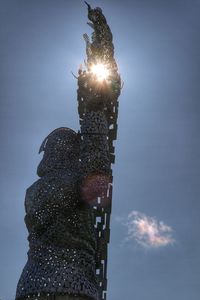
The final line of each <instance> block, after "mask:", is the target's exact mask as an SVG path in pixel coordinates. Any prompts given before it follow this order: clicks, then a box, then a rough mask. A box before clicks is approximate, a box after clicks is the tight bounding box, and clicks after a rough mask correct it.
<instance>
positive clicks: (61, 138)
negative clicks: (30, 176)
mask: <svg viewBox="0 0 200 300" xmlns="http://www.w3.org/2000/svg"><path fill="white" fill-rule="evenodd" d="M42 151H43V152H44V156H43V159H42V160H41V162H40V164H39V166H38V169H37V174H38V176H40V177H42V176H44V175H45V174H47V173H49V172H51V171H54V170H59V169H66V170H67V169H70V168H71V167H73V166H75V165H76V162H78V160H79V152H80V139H79V135H78V134H77V133H76V132H75V131H73V130H72V129H70V128H66V127H61V128H57V129H55V130H53V131H52V132H51V133H50V134H49V135H48V136H47V137H46V138H45V139H44V141H43V142H42V144H41V146H40V149H39V153H41V152H42Z"/></svg>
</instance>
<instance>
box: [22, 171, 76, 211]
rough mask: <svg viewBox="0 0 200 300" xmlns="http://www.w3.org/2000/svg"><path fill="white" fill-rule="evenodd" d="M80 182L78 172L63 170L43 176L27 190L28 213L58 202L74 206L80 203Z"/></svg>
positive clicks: (26, 206) (26, 205)
mask: <svg viewBox="0 0 200 300" xmlns="http://www.w3.org/2000/svg"><path fill="white" fill-rule="evenodd" d="M78 183H79V175H78V174H77V173H74V174H69V173H66V172H65V171H63V170H61V171H59V172H52V173H49V174H47V175H45V176H43V177H42V178H40V179H38V180H37V181H35V182H34V183H33V184H32V185H31V186H30V187H28V188H27V190H26V196H25V210H26V213H31V214H33V213H35V211H36V210H37V209H39V208H42V207H45V206H48V205H52V204H54V205H56V203H57V204H59V205H64V206H66V207H69V208H70V207H74V206H75V205H77V204H78V198H79V197H78V193H79V188H78Z"/></svg>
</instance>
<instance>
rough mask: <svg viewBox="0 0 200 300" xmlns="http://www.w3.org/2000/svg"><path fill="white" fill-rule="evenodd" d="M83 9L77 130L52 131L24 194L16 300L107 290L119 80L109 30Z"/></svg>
mask: <svg viewBox="0 0 200 300" xmlns="http://www.w3.org/2000/svg"><path fill="white" fill-rule="evenodd" d="M86 4H87V6H88V18H89V20H90V21H91V23H88V24H89V25H90V26H91V27H92V28H93V33H92V40H91V42H90V39H89V37H88V36H87V35H86V34H84V39H85V41H86V53H87V61H86V62H85V70H83V69H80V70H79V75H78V91H77V92H78V112H79V118H80V132H79V133H76V132H74V131H73V130H71V129H69V128H64V127H62V128H58V129H56V130H54V131H53V132H52V133H50V134H49V135H48V136H47V137H46V138H45V140H44V142H43V143H42V145H41V147H40V151H39V152H42V151H43V152H44V156H43V159H42V161H41V162H40V164H39V166H38V169H37V174H38V176H39V177H40V179H39V180H37V181H36V182H35V183H33V185H31V186H30V187H29V188H28V189H27V192H26V198H25V210H26V216H25V223H26V226H27V229H28V232H29V237H28V240H29V251H28V261H27V263H26V265H25V267H24V269H23V272H22V274H21V277H20V279H19V282H18V286H17V293H16V300H28V299H29V300H47V299H49V300H75V299H76V300H89V299H91V300H101V299H106V290H107V278H106V272H107V245H108V242H109V236H110V228H109V226H110V213H111V202H112V170H111V164H112V163H114V147H113V141H114V140H115V139H116V134H117V115H118V100H117V99H118V96H119V94H120V89H121V81H120V76H119V74H118V70H117V65H116V62H115V59H114V46H113V43H112V33H111V31H110V28H109V26H108V25H107V22H106V19H105V17H104V15H103V13H102V10H101V9H100V8H95V9H92V8H91V7H90V5H89V4H88V3H87V2H86Z"/></svg>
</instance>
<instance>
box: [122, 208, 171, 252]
mask: <svg viewBox="0 0 200 300" xmlns="http://www.w3.org/2000/svg"><path fill="white" fill-rule="evenodd" d="M118 221H120V222H121V223H123V225H125V226H127V229H128V233H127V236H126V238H125V241H126V242H127V241H131V240H135V241H136V242H137V244H139V245H140V246H142V247H144V248H160V247H164V246H167V245H172V244H173V243H174V242H175V240H174V238H173V236H172V232H173V230H172V228H171V227H170V226H168V225H166V224H165V223H164V222H163V221H158V220H156V219H155V218H152V217H149V216H147V215H145V214H143V213H141V212H138V211H132V212H131V213H130V214H129V215H128V217H127V219H126V220H124V219H123V221H122V219H119V218H118Z"/></svg>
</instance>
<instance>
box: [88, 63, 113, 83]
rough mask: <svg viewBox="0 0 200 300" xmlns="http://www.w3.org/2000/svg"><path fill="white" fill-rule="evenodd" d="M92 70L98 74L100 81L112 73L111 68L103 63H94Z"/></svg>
mask: <svg viewBox="0 0 200 300" xmlns="http://www.w3.org/2000/svg"><path fill="white" fill-rule="evenodd" d="M91 72H92V73H93V74H94V75H96V77H97V80H98V81H103V80H106V79H107V78H108V76H109V75H110V72H109V70H108V69H107V68H106V66H105V65H103V64H96V65H92V67H91Z"/></svg>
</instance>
